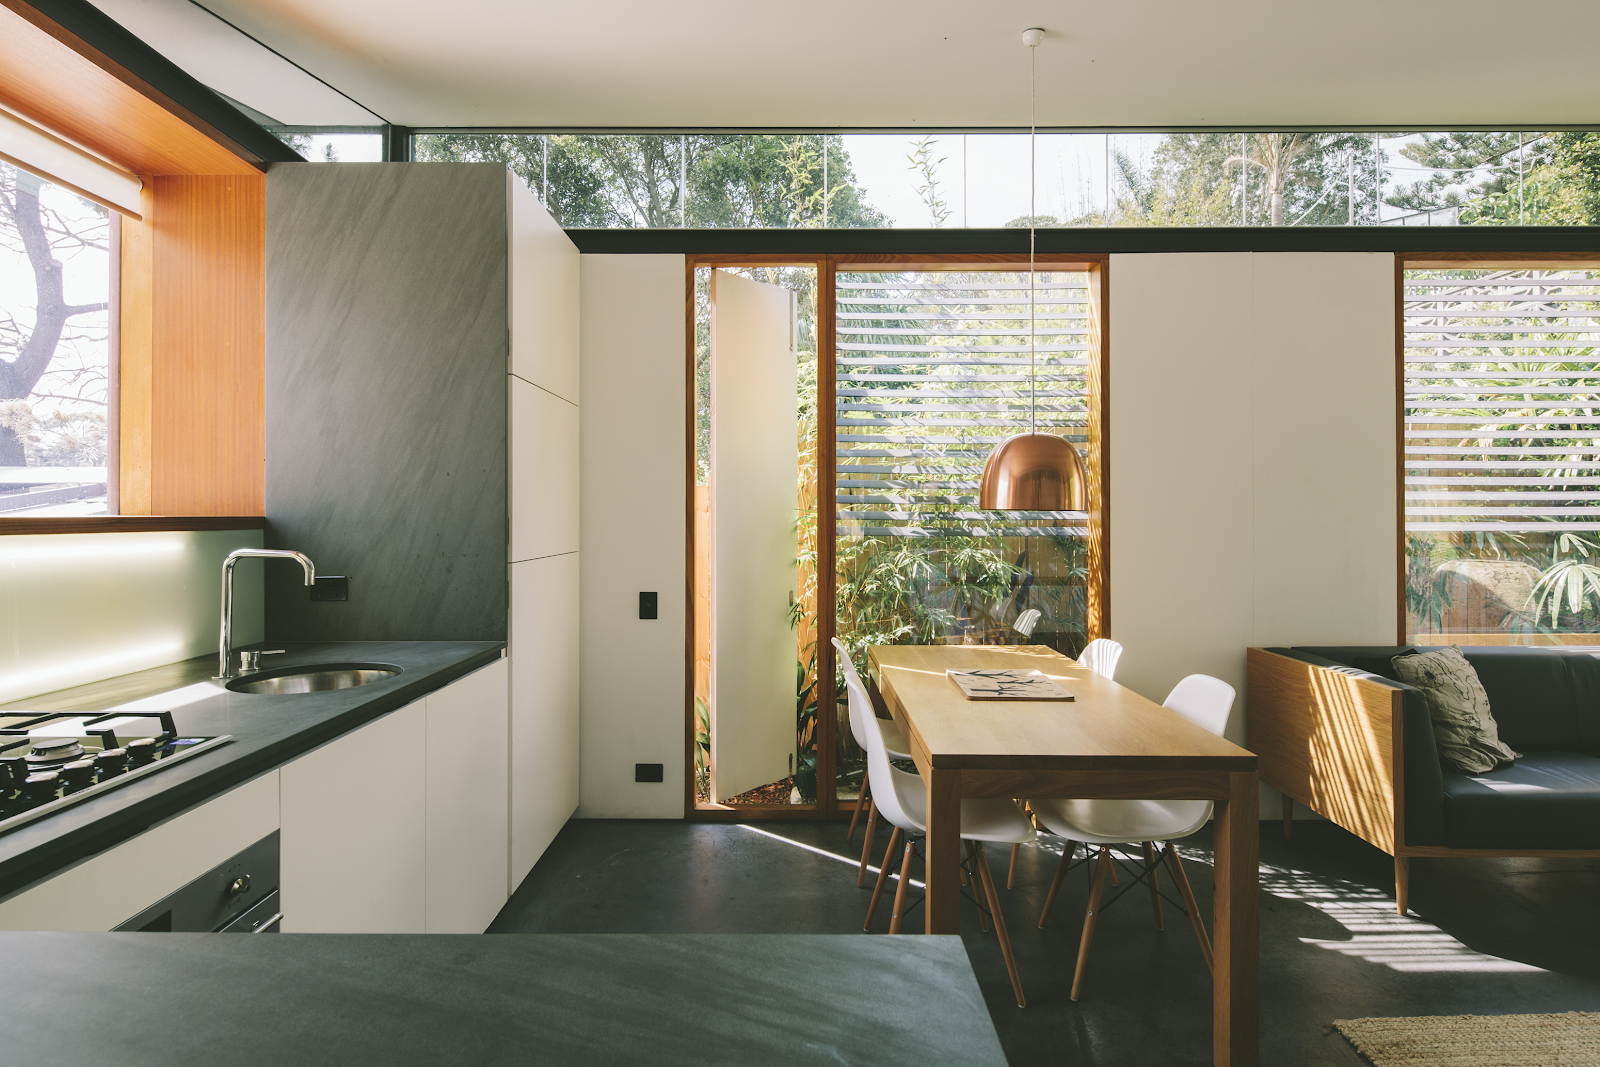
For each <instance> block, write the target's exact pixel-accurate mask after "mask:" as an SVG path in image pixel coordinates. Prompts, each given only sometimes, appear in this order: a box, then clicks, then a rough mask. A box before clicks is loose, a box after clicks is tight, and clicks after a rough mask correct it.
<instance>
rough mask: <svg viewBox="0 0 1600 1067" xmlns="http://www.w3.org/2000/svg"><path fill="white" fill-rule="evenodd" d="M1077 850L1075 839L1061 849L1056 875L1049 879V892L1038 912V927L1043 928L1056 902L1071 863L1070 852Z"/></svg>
mask: <svg viewBox="0 0 1600 1067" xmlns="http://www.w3.org/2000/svg"><path fill="white" fill-rule="evenodd" d="M1077 850H1078V843H1077V842H1076V841H1068V842H1067V847H1066V848H1064V849H1062V850H1061V862H1060V863H1059V864H1057V865H1056V876H1055V877H1054V878H1052V879H1050V892H1049V893H1048V894H1046V895H1045V898H1044V910H1043V911H1041V912H1040V913H1039V928H1040V929H1041V930H1042V929H1044V923H1045V920H1046V919H1048V918H1050V909H1051V907H1052V906H1054V904H1055V902H1056V894H1057V893H1059V892H1060V891H1061V882H1062V880H1063V879H1065V878H1066V877H1067V868H1068V867H1070V866H1071V865H1072V854H1073V853H1074V852H1076V851H1077Z"/></svg>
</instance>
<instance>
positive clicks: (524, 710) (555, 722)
mask: <svg viewBox="0 0 1600 1067" xmlns="http://www.w3.org/2000/svg"><path fill="white" fill-rule="evenodd" d="M506 179H507V182H508V187H507V192H508V197H509V206H510V216H511V220H510V221H511V233H510V242H511V245H510V251H511V270H510V277H509V279H508V284H509V287H510V310H511V323H510V326H511V362H510V367H509V368H508V370H509V379H508V382H507V394H508V398H507V403H508V404H509V405H510V415H509V420H508V423H509V429H510V446H509V447H510V465H509V470H508V475H509V478H510V483H511V486H510V489H511V491H510V511H511V531H510V556H509V560H508V563H509V567H508V570H509V574H508V581H509V582H510V585H511V618H510V626H509V628H508V640H507V643H506V644H507V649H508V653H509V659H510V674H509V681H508V685H509V690H510V706H511V714H510V718H509V728H510V734H511V736H510V748H509V760H510V765H509V774H510V780H511V794H510V818H509V820H508V825H509V832H510V838H511V840H510V846H511V868H510V873H511V878H510V887H509V888H510V889H512V890H515V889H516V887H517V885H518V883H520V882H521V881H522V879H523V877H524V876H525V875H526V874H527V873H528V871H530V870H531V869H532V868H533V865H534V864H535V863H536V862H538V859H539V857H540V856H541V855H543V854H544V850H545V849H546V848H547V847H549V845H550V842H551V840H552V839H553V838H554V837H555V835H556V834H557V833H559V832H560V830H561V827H562V826H563V825H564V824H565V823H566V821H567V819H568V817H569V816H571V815H572V812H573V810H574V809H575V808H577V806H578V774H579V766H578V648H577V638H576V632H577V623H576V620H577V619H578V616H579V596H578V581H577V576H578V549H579V540H578V529H579V525H578V524H579V508H578V479H579V464H580V457H579V450H578V419H579V410H578V396H579V384H578V328H579V323H578V317H579V309H578V250H577V247H576V246H574V245H573V243H572V242H571V241H570V240H569V239H568V238H567V235H566V234H565V233H564V232H562V230H561V227H560V226H558V225H557V224H556V222H555V220H554V219H552V218H551V217H550V215H549V213H547V212H546V211H545V210H544V208H543V207H541V206H540V204H539V201H538V200H537V199H536V198H535V197H534V195H533V194H532V193H531V192H529V191H528V187H527V186H526V185H524V184H523V183H522V181H521V180H520V179H518V178H517V177H516V176H515V175H512V174H509V173H508V174H507V176H506Z"/></svg>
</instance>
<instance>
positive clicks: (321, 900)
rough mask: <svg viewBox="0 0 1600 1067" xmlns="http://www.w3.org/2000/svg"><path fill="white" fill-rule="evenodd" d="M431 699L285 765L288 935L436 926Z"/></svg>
mask: <svg viewBox="0 0 1600 1067" xmlns="http://www.w3.org/2000/svg"><path fill="white" fill-rule="evenodd" d="M431 699H434V696H432V695H430V697H428V698H427V700H431ZM427 700H418V701H416V702H414V703H412V704H408V705H406V706H405V707H403V708H401V709H399V710H398V711H393V712H390V713H389V714H388V715H385V716H383V717H382V718H380V719H376V720H374V721H372V722H370V723H368V724H367V725H365V726H362V727H360V728H358V729H356V730H353V731H351V732H350V733H348V734H345V735H344V736H343V737H339V738H336V739H335V740H333V741H330V742H328V743H327V744H326V745H323V746H322V747H321V748H319V749H316V750H314V751H312V752H308V753H307V754H306V755H304V756H301V757H300V758H299V759H297V760H295V761H294V762H293V763H290V764H287V765H286V766H284V767H283V769H282V771H281V788H282V823H283V836H282V844H281V848H282V854H281V857H280V873H279V879H280V882H279V886H280V889H281V893H282V895H281V897H280V901H281V904H280V906H281V907H282V909H283V930H284V932H286V933H372V934H420V933H423V932H424V931H425V930H426V928H427V751H426V742H427Z"/></svg>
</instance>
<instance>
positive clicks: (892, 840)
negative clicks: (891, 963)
mask: <svg viewBox="0 0 1600 1067" xmlns="http://www.w3.org/2000/svg"><path fill="white" fill-rule="evenodd" d="M899 843H900V827H898V826H896V827H895V828H894V833H892V834H890V835H889V851H888V852H886V853H885V854H884V857H883V866H882V867H879V868H878V884H877V885H875V886H873V887H872V903H871V904H868V905H867V921H866V922H864V923H862V924H861V929H863V930H871V929H872V917H873V916H874V915H876V914H878V898H879V897H881V896H883V883H884V882H886V881H888V880H889V861H890V860H891V859H893V858H894V846H895V845H898V844H899Z"/></svg>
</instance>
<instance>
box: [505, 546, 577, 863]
mask: <svg viewBox="0 0 1600 1067" xmlns="http://www.w3.org/2000/svg"><path fill="white" fill-rule="evenodd" d="M511 648H512V650H513V652H514V655H513V656H512V659H511V889H512V890H515V889H516V887H517V885H518V884H519V883H521V881H522V879H523V878H525V877H527V874H528V872H529V871H530V870H532V869H533V865H534V864H535V863H537V862H538V861H539V857H540V856H542V855H543V854H544V850H545V849H546V848H548V847H549V845H550V842H551V841H552V840H554V838H555V836H556V834H557V833H559V832H560V831H561V827H563V826H564V825H566V822H567V819H568V818H569V817H570V816H571V815H572V812H573V810H574V809H575V808H577V806H578V553H576V552H569V553H567V554H565V555H560V556H551V557H549V558H546V559H531V560H525V561H523V562H521V563H515V564H512V566H511Z"/></svg>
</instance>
